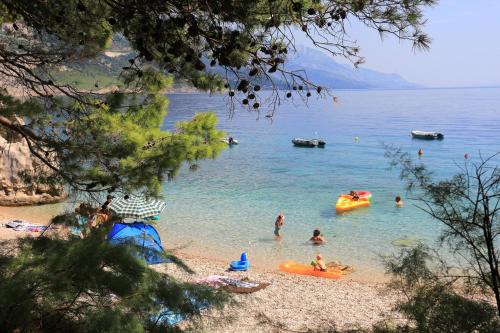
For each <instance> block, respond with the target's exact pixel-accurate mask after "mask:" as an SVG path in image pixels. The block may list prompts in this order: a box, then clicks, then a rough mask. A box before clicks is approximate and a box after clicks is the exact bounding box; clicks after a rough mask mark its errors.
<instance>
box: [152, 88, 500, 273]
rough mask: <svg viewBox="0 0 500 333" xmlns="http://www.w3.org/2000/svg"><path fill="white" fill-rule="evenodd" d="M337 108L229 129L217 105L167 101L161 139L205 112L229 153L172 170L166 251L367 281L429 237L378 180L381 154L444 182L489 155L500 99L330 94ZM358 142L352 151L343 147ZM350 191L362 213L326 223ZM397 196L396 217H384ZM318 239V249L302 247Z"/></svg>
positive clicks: (241, 114)
mask: <svg viewBox="0 0 500 333" xmlns="http://www.w3.org/2000/svg"><path fill="white" fill-rule="evenodd" d="M336 96H338V97H339V98H340V103H339V104H335V105H334V104H333V103H332V102H331V99H329V98H326V99H320V100H316V99H315V98H314V99H312V100H311V101H310V103H309V105H308V106H305V105H303V104H302V103H301V102H297V103H295V104H294V103H288V104H286V105H282V106H281V107H280V108H279V109H278V110H277V114H276V116H275V118H274V119H273V121H270V120H269V119H267V118H265V117H263V115H261V117H260V119H257V118H258V117H257V114H256V113H254V112H248V111H244V110H237V111H236V113H235V114H234V116H233V117H229V115H228V112H227V108H226V101H225V100H224V98H223V97H221V96H212V97H210V96H207V95H203V94H189V95H186V94H178V95H177V94H174V95H171V96H170V101H171V106H170V110H171V111H170V114H169V116H168V117H167V118H166V123H165V125H164V126H165V127H166V128H170V127H172V125H173V123H174V122H175V121H178V120H183V119H186V118H187V117H189V116H190V115H192V114H194V113H195V112H201V111H206V110H211V111H214V112H216V114H217V115H218V116H219V123H220V128H222V129H224V130H226V131H227V132H228V133H231V135H232V136H234V137H235V138H237V139H238V140H239V142H240V144H239V145H238V146H235V147H232V148H230V149H227V150H225V151H224V152H223V153H222V154H221V155H220V156H219V157H218V158H217V159H216V160H213V161H212V160H210V161H202V162H201V163H200V168H199V170H198V171H196V172H191V171H188V170H187V168H184V169H183V170H182V171H181V173H180V175H179V176H178V177H177V178H176V179H175V180H174V181H173V182H170V183H167V184H166V185H165V186H164V195H165V197H166V200H167V202H168V205H167V208H166V210H165V212H164V214H163V216H162V219H161V221H160V223H159V228H160V230H161V232H162V234H163V237H164V239H165V242H166V243H167V246H168V247H179V246H183V247H185V249H184V250H185V251H190V252H193V253H195V254H201V255H205V256H208V257H214V258H218V259H226V260H229V259H231V258H233V259H234V258H236V257H238V256H239V254H240V252H241V251H247V252H248V253H249V257H250V259H251V260H252V261H253V262H254V263H256V264H257V265H261V266H265V267H268V268H271V267H276V266H277V264H278V263H279V262H282V261H284V260H287V259H293V260H296V261H302V262H310V260H311V259H312V258H313V257H314V256H315V254H316V253H319V252H320V253H322V254H323V256H324V257H325V259H326V260H327V261H330V260H340V261H342V262H344V263H347V264H350V265H353V266H355V267H356V268H357V269H358V275H360V276H365V277H366V276H372V277H375V276H379V275H380V274H381V273H382V271H383V267H382V265H381V259H380V256H381V255H386V254H389V253H391V252H392V251H394V250H395V247H394V246H393V245H392V244H391V242H392V241H393V240H395V239H400V238H403V237H416V238H419V239H422V240H423V241H425V242H427V243H432V242H434V241H435V239H436V235H437V234H438V232H439V225H438V224H437V223H436V222H434V221H432V220H431V219H430V218H429V217H427V216H426V215H425V214H424V213H422V212H421V211H420V210H419V209H418V208H417V207H415V206H414V205H413V204H412V203H411V202H410V201H408V200H405V199H406V196H405V191H404V184H403V183H402V182H401V181H400V180H399V178H398V174H399V173H398V171H397V170H389V168H388V165H389V164H388V161H387V160H386V158H384V148H383V143H390V144H394V145H398V146H401V147H402V148H403V149H404V150H406V151H409V152H412V153H415V156H417V154H416V153H417V151H418V148H420V147H421V148H422V149H423V150H424V155H423V157H422V159H421V160H422V161H423V162H425V163H426V164H428V165H429V166H430V167H431V168H433V169H435V170H437V175H438V176H440V177H443V176H449V175H452V174H453V173H455V172H456V171H457V170H458V166H457V164H458V165H461V164H463V162H464V159H463V156H464V153H466V152H467V153H469V155H470V156H471V159H472V160H474V159H477V158H478V155H479V152H481V153H482V154H483V155H484V156H487V155H489V154H492V153H494V152H498V151H500V142H499V140H498V138H499V136H500V89H435V90H431V89H427V90H400V91H396V90H392V91H339V92H336ZM412 129H420V130H438V131H441V132H443V133H444V134H445V139H444V140H443V141H421V140H413V139H411V137H410V136H409V132H410V130H412ZM315 132H317V133H318V135H317V136H320V137H322V138H324V139H325V140H326V141H327V145H326V148H324V149H318V148H315V149H307V148H295V147H293V145H292V143H291V141H290V140H291V139H292V138H293V137H314V136H316V135H315ZM356 136H357V137H359V139H360V140H359V143H356V142H355V141H354V138H355V137H356ZM350 189H366V190H369V191H371V192H372V193H373V203H372V206H371V207H369V208H363V209H359V210H356V211H352V212H349V213H346V214H344V215H337V214H336V213H335V209H334V204H335V201H336V198H337V196H338V195H339V194H341V193H345V192H348V191H349V190H350ZM396 195H401V196H402V197H403V200H405V204H406V205H405V207H404V208H403V209H397V208H395V207H394V197H395V196H396ZM280 211H283V212H284V214H285V216H286V223H285V226H284V228H283V230H282V234H283V238H282V240H281V241H280V242H277V241H275V240H274V238H273V225H274V219H275V217H276V215H277V214H278V213H279V212H280ZM314 228H320V229H321V231H322V232H323V234H324V235H325V237H326V238H327V240H328V243H327V244H325V245H322V246H319V247H318V246H312V245H310V244H308V243H307V239H308V238H309V237H310V236H311V234H312V231H313V229H314Z"/></svg>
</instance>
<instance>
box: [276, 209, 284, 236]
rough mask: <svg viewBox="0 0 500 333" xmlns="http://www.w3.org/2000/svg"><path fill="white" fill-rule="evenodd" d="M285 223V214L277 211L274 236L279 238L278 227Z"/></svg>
mask: <svg viewBox="0 0 500 333" xmlns="http://www.w3.org/2000/svg"><path fill="white" fill-rule="evenodd" d="M283 224H285V215H284V214H283V213H279V214H278V216H277V217H276V221H275V222H274V235H275V236H276V238H280V237H281V235H280V229H281V227H282V226H283Z"/></svg>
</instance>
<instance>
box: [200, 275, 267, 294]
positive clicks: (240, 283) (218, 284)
mask: <svg viewBox="0 0 500 333" xmlns="http://www.w3.org/2000/svg"><path fill="white" fill-rule="evenodd" d="M196 283H199V284H204V285H207V286H209V287H212V288H215V289H217V288H223V289H225V290H227V291H229V292H232V293H238V294H249V293H253V292H256V291H258V290H261V289H264V288H266V287H267V286H269V283H260V282H255V281H249V280H248V279H247V278H243V279H235V278H230V277H228V276H221V275H210V276H207V277H206V278H202V279H198V280H196Z"/></svg>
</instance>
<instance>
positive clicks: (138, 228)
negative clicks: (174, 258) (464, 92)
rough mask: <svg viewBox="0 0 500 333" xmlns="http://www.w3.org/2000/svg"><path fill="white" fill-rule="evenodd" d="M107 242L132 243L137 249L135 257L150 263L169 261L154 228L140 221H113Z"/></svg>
mask: <svg viewBox="0 0 500 333" xmlns="http://www.w3.org/2000/svg"><path fill="white" fill-rule="evenodd" d="M108 242H109V243H111V244H130V245H133V246H134V247H136V249H137V257H139V258H141V259H144V260H145V261H146V262H147V263H148V264H150V265H152V264H160V263H163V262H168V261H169V260H168V259H167V258H166V257H165V250H164V249H163V246H162V245H161V240H160V235H158V232H157V231H156V229H155V228H153V227H152V226H150V225H148V224H144V223H142V222H134V223H115V225H113V228H112V229H111V231H110V232H109V234H108Z"/></svg>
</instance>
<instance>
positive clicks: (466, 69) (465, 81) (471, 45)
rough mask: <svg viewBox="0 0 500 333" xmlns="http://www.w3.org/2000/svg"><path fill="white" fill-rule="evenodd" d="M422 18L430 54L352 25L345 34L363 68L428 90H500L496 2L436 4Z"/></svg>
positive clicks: (468, 0) (474, 0) (473, 0)
mask: <svg viewBox="0 0 500 333" xmlns="http://www.w3.org/2000/svg"><path fill="white" fill-rule="evenodd" d="M425 16H426V18H427V20H428V21H427V23H426V25H425V27H424V29H423V30H424V31H425V32H426V33H427V34H428V35H429V36H430V37H431V38H432V44H431V49H430V50H429V51H413V50H412V45H411V43H408V42H400V41H398V40H397V39H396V38H394V37H389V36H387V37H385V38H384V39H383V40H381V38H380V36H379V35H378V33H377V32H376V31H373V30H370V29H367V28H365V27H364V26H362V25H361V24H359V23H357V22H350V23H349V25H348V28H349V31H348V32H349V35H350V36H351V38H352V39H354V40H357V41H358V44H359V46H360V47H361V54H362V55H363V56H364V57H365V60H366V63H365V64H364V65H362V66H363V67H364V68H369V69H374V70H377V71H380V72H384V73H397V74H400V75H401V76H403V78H405V79H406V80H408V81H410V82H413V83H418V84H422V85H424V86H427V87H472V86H500V63H499V62H500V0H440V2H439V3H438V5H437V6H435V7H432V8H430V9H427V10H426V12H425ZM296 39H297V43H298V44H303V45H308V43H307V42H306V40H305V39H304V38H301V37H298V36H296ZM335 60H337V61H339V62H342V61H341V59H338V58H336V59H335Z"/></svg>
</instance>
